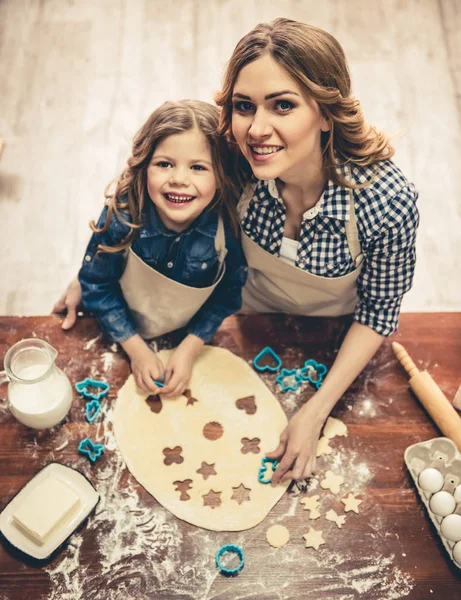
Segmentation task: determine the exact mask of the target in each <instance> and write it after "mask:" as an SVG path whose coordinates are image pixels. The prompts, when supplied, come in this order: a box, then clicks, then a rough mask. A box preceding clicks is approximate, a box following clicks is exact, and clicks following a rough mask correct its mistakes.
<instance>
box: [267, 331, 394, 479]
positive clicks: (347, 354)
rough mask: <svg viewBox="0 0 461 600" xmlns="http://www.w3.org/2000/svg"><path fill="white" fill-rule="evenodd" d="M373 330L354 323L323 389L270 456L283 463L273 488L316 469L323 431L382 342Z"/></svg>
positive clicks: (280, 464)
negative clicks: (337, 404)
mask: <svg viewBox="0 0 461 600" xmlns="http://www.w3.org/2000/svg"><path fill="white" fill-rule="evenodd" d="M383 339H384V338H383V336H381V335H379V334H378V333H376V331H373V329H371V328H370V327H367V326H366V325H362V324H360V323H357V322H354V323H353V324H352V325H351V327H350V329H349V331H348V333H347V335H346V337H345V338H344V341H343V343H342V346H341V348H340V350H339V353H338V356H337V357H336V360H335V362H334V363H333V365H332V367H331V369H330V371H329V373H328V375H327V376H326V377H325V380H324V382H323V384H322V386H321V387H320V389H319V390H318V391H317V392H316V393H315V394H314V395H313V396H312V398H311V399H310V400H309V401H308V402H307V403H306V404H305V405H304V406H303V407H302V408H300V409H299V411H298V412H297V413H296V414H295V415H294V417H293V418H292V419H291V420H290V422H289V423H288V425H287V427H286V428H285V430H284V431H283V433H282V435H281V436H280V444H279V446H278V447H277V449H276V450H274V451H273V452H270V453H269V454H268V455H267V456H268V457H270V458H276V459H280V458H281V457H283V458H282V459H281V461H280V463H279V465H278V466H277V469H276V471H275V473H274V475H273V477H272V483H273V485H275V484H277V483H278V482H279V481H284V480H288V479H305V478H306V477H309V476H310V475H311V473H312V471H313V470H314V469H315V454H316V449H317V442H318V440H319V436H320V431H321V429H322V427H323V424H324V423H325V421H326V419H327V418H328V415H329V414H330V412H331V411H332V409H333V407H334V406H335V404H336V403H337V402H338V400H339V399H340V398H341V396H342V395H343V394H344V392H345V391H346V390H347V388H348V387H349V386H350V384H351V383H352V382H353V381H354V379H355V378H356V377H357V376H358V375H359V374H360V373H361V372H362V370H363V369H364V368H365V366H366V365H367V363H368V362H369V360H370V359H371V357H372V356H373V355H374V354H375V352H376V351H377V350H378V348H379V347H380V345H381V343H382V342H383Z"/></svg>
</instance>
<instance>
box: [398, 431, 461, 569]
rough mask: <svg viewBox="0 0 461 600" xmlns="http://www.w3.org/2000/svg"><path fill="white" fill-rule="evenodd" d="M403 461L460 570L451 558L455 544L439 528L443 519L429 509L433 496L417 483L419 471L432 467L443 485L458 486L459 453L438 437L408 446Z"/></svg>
mask: <svg viewBox="0 0 461 600" xmlns="http://www.w3.org/2000/svg"><path fill="white" fill-rule="evenodd" d="M404 459H405V464H406V465H407V469H408V471H409V472H410V474H411V476H412V477H413V481H414V482H415V485H416V488H417V489H418V492H419V495H420V496H421V500H422V501H423V502H424V505H425V506H426V510H427V512H428V514H429V517H430V518H431V520H432V522H433V523H434V526H435V528H436V529H437V532H438V534H439V536H440V539H441V540H442V543H443V545H444V546H445V548H446V550H447V552H448V555H449V556H450V558H451V560H452V561H453V564H454V565H455V566H456V567H458V569H461V564H460V563H458V562H457V561H456V560H455V559H454V557H453V548H454V547H455V544H456V542H453V541H451V540H448V539H447V538H446V537H445V536H444V535H443V533H442V531H441V528H440V526H441V523H442V521H443V518H444V517H442V516H439V515H436V514H435V513H434V512H433V511H432V510H431V508H430V505H429V501H430V499H431V497H432V496H433V494H432V493H431V492H428V491H426V490H423V489H422V487H421V486H420V485H419V481H418V478H419V475H420V473H421V471H423V470H424V469H426V468H428V467H429V466H432V467H435V468H437V470H439V471H440V472H441V473H442V475H443V478H444V484H447V483H448V484H451V485H453V486H458V485H459V484H460V483H461V453H460V452H459V451H458V449H457V448H456V446H455V444H454V443H453V442H452V441H451V440H450V439H448V438H443V437H439V438H435V439H433V440H428V441H427V442H420V443H418V444H413V445H412V446H409V447H408V448H407V449H406V450H405V454H404ZM458 543H461V542H458Z"/></svg>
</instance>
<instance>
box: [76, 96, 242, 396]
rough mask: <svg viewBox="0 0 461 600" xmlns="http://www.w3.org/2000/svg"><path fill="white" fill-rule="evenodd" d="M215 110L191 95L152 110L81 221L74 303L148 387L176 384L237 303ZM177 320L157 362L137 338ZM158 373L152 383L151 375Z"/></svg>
mask: <svg viewBox="0 0 461 600" xmlns="http://www.w3.org/2000/svg"><path fill="white" fill-rule="evenodd" d="M218 116H219V113H218V109H217V108H216V107H214V106H212V105H210V104H208V103H206V102H200V101H191V100H183V101H181V102H174V103H173V102H166V103H165V104H163V105H162V106H160V108H158V109H157V110H156V111H154V112H153V113H152V115H151V116H150V117H149V118H148V120H147V121H146V123H145V124H144V125H143V127H142V128H141V129H140V130H139V132H138V133H137V134H136V136H135V138H134V141H133V153H132V156H131V157H130V158H129V159H128V163H127V166H126V168H125V169H124V171H123V173H122V174H121V176H120V178H119V179H118V182H117V186H116V189H115V192H114V193H113V194H112V195H109V194H108V191H107V190H106V198H107V199H108V202H107V205H106V206H105V207H104V209H103V211H102V214H101V216H100V218H99V220H98V223H97V225H95V223H94V222H92V223H91V224H90V226H91V229H92V230H93V232H94V233H93V235H92V237H91V240H90V243H89V245H88V248H87V250H86V253H85V257H84V260H83V265H82V267H81V269H80V272H79V276H78V278H79V281H80V284H81V288H82V300H83V304H84V306H85V308H86V309H87V310H89V311H91V312H92V313H93V314H94V315H95V316H96V317H97V318H98V320H99V322H100V324H101V326H102V328H103V329H104V331H105V332H106V334H107V335H108V336H110V338H112V339H113V340H114V341H116V342H119V343H120V344H121V346H122V347H123V349H124V350H125V352H126V353H127V354H128V356H129V357H130V360H131V367H132V371H133V375H134V377H135V380H136V383H137V385H138V386H139V387H140V388H142V389H143V390H145V391H148V392H152V393H158V392H160V393H163V394H167V395H176V394H180V393H182V392H183V391H184V389H185V387H186V385H187V382H188V380H189V377H190V373H191V369H192V365H193V363H194V360H195V359H196V357H197V355H198V354H199V352H200V350H201V348H202V346H203V344H204V343H205V342H207V341H208V340H209V339H210V338H211V337H212V336H213V335H214V333H215V332H216V330H217V329H218V327H219V326H220V324H221V322H222V321H223V319H224V318H225V317H227V316H229V315H231V314H232V313H234V312H236V311H237V310H238V309H239V308H240V306H241V297H242V293H241V291H242V287H243V285H244V283H245V280H246V275H247V268H246V262H245V258H244V256H243V252H242V249H241V247H240V244H239V242H238V241H237V231H238V230H237V218H236V214H235V196H234V195H233V192H232V190H233V189H234V188H233V185H232V182H231V181H230V179H229V177H228V175H227V174H226V172H225V168H224V165H226V164H228V163H226V159H227V148H226V144H225V142H224V140H223V139H222V138H221V137H219V136H218V135H217V127H218ZM181 327H186V333H187V335H186V337H185V338H184V339H183V341H182V342H181V343H180V345H179V346H178V347H177V349H176V350H175V352H174V354H173V355H172V357H171V359H170V360H169V362H168V364H167V365H166V367H165V369H164V368H163V365H162V363H161V361H160V360H159V359H158V358H157V356H156V355H155V353H154V352H152V350H151V349H150V348H149V346H148V345H147V343H146V342H145V341H144V340H145V339H149V338H153V337H156V336H159V335H162V334H164V333H167V332H169V331H173V330H175V329H178V328H181ZM163 379H164V381H165V387H164V388H163V389H158V387H157V385H156V384H155V383H154V380H156V381H158V380H163Z"/></svg>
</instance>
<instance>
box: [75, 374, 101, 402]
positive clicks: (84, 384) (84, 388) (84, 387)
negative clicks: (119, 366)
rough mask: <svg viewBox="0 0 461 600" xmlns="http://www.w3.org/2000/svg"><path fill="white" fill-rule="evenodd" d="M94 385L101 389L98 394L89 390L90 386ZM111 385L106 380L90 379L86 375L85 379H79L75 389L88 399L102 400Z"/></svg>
mask: <svg viewBox="0 0 461 600" xmlns="http://www.w3.org/2000/svg"><path fill="white" fill-rule="evenodd" d="M90 387H94V388H97V389H98V390H101V391H100V392H98V393H97V394H93V393H92V392H89V391H88V388H90ZM109 388H110V385H109V384H108V383H106V382H105V381H98V380H97V379H90V378H89V377H86V378H85V379H84V380H83V381H77V383H76V384H75V389H76V390H77V392H78V393H79V394H81V395H82V396H84V397H85V398H86V399H87V400H101V398H104V396H105V395H106V394H107V392H108V391H109Z"/></svg>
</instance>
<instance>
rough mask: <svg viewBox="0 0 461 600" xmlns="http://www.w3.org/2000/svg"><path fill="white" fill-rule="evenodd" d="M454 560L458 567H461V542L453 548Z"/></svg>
mask: <svg viewBox="0 0 461 600" xmlns="http://www.w3.org/2000/svg"><path fill="white" fill-rule="evenodd" d="M453 558H454V559H455V560H456V562H457V563H458V565H461V542H458V543H457V544H455V547H454V548H453Z"/></svg>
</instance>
